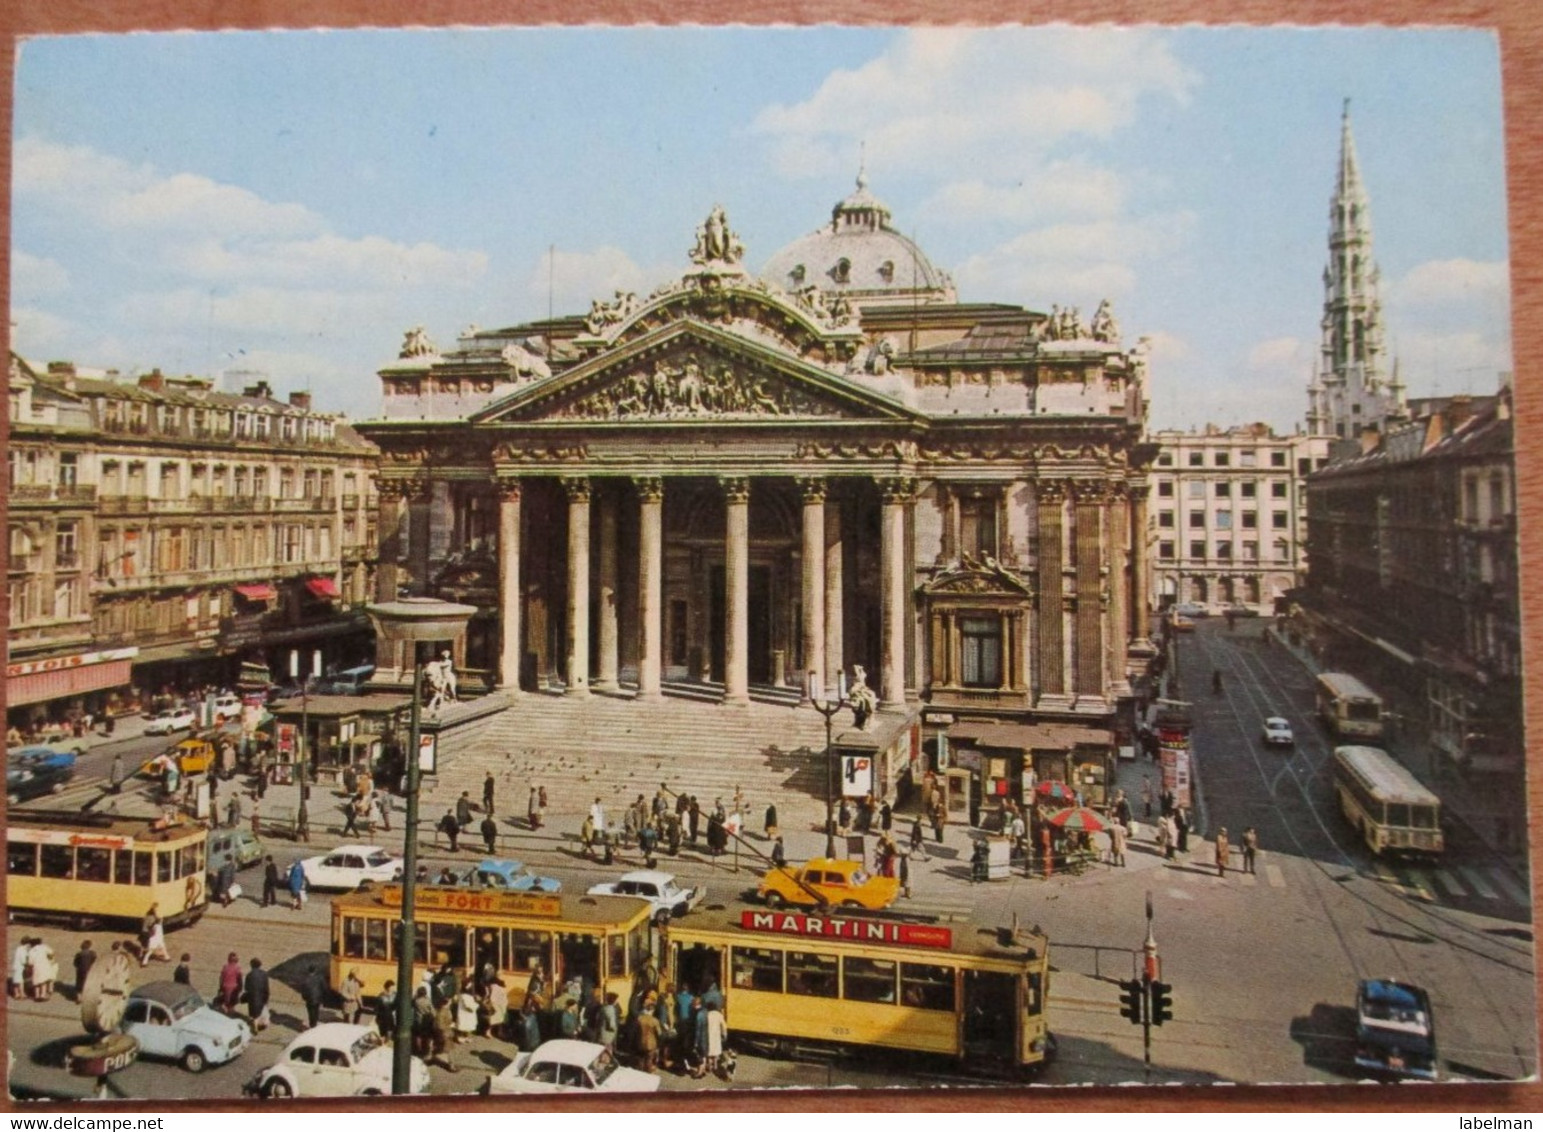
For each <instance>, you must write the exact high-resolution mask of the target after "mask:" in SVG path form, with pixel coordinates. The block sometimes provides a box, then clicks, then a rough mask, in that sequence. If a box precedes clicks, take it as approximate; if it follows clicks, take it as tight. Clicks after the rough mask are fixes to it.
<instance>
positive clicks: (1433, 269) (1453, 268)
mask: <svg viewBox="0 0 1543 1132" xmlns="http://www.w3.org/2000/svg"><path fill="white" fill-rule="evenodd" d="M1510 291H1511V276H1510V265H1509V264H1508V263H1506V262H1505V261H1504V260H1499V261H1491V262H1487V263H1481V262H1479V261H1477V260H1471V259H1437V260H1429V261H1427V262H1425V263H1422V264H1420V265H1419V266H1417V267H1415V268H1412V269H1411V270H1410V271H1409V272H1408V273H1407V274H1406V275H1405V276H1404V277H1403V278H1402V279H1399V280H1397V281H1395V282H1394V283H1393V284H1392V285H1391V286H1390V287H1389V298H1390V300H1392V301H1396V302H1397V303H1399V304H1400V305H1403V306H1411V307H1414V306H1419V307H1426V306H1441V305H1444V304H1448V303H1487V304H1502V305H1508V304H1509V302H1510Z"/></svg>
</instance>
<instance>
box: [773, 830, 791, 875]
mask: <svg viewBox="0 0 1543 1132" xmlns="http://www.w3.org/2000/svg"><path fill="white" fill-rule="evenodd" d="M771 863H772V868H774V869H783V868H786V867H787V864H788V854H787V850H785V849H784V848H783V847H782V835H781V834H778V835H777V839H776V840H775V841H773V842H772V851H771Z"/></svg>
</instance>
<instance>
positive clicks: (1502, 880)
mask: <svg viewBox="0 0 1543 1132" xmlns="http://www.w3.org/2000/svg"><path fill="white" fill-rule="evenodd" d="M1489 875H1490V879H1491V880H1493V881H1494V882H1495V884H1496V886H1497V887H1499V888H1500V890H1501V891H1502V892H1504V893H1505V894H1506V895H1507V896H1509V897H1510V898H1511V899H1512V900H1514V901H1515V902H1516V903H1518V904H1521V905H1523V906H1524V907H1531V905H1532V896H1531V894H1529V893H1528V892H1527V891H1526V890H1525V889H1523V888H1522V887H1521V885H1519V884H1517V883H1516V882H1515V881H1514V880H1512V879H1511V874H1510V873H1508V872H1506V871H1505V870H1504V869H1502V868H1499V867H1496V868H1493V869H1490V871H1489Z"/></svg>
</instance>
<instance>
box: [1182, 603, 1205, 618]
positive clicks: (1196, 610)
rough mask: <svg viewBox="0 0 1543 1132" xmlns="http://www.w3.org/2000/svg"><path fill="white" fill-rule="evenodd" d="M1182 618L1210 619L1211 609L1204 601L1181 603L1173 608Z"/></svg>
mask: <svg viewBox="0 0 1543 1132" xmlns="http://www.w3.org/2000/svg"><path fill="white" fill-rule="evenodd" d="M1173 612H1174V613H1177V614H1178V615H1179V616H1180V617H1209V616H1211V607H1210V606H1209V605H1207V604H1206V603H1205V602H1203V601H1181V602H1179V603H1178V604H1177V605H1175V606H1174V607H1173Z"/></svg>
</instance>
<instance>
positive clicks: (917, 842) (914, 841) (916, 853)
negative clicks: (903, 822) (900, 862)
mask: <svg viewBox="0 0 1543 1132" xmlns="http://www.w3.org/2000/svg"><path fill="white" fill-rule="evenodd" d="M910 847H911V856H913V857H920V858H921V859H922V860H923V861H925V860H926V859H927V838H926V837H925V836H924V835H923V834H922V819H921V815H920V814H917V815H916V816H915V817H913V818H912V819H911V837H910Z"/></svg>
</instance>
